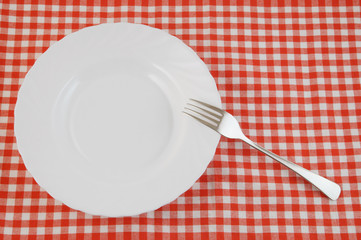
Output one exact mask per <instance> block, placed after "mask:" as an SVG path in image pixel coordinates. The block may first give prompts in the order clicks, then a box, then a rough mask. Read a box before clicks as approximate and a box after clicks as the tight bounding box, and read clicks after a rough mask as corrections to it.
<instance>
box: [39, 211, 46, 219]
mask: <svg viewBox="0 0 361 240" xmlns="http://www.w3.org/2000/svg"><path fill="white" fill-rule="evenodd" d="M45 219H46V213H43V212H39V213H38V220H45Z"/></svg>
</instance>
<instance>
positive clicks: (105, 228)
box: [100, 225, 108, 233]
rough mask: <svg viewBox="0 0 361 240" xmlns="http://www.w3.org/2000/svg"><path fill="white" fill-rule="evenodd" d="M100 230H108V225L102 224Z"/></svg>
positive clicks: (102, 231)
mask: <svg viewBox="0 0 361 240" xmlns="http://www.w3.org/2000/svg"><path fill="white" fill-rule="evenodd" d="M100 232H101V233H104V232H108V225H101V226H100Z"/></svg>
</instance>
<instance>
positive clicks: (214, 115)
mask: <svg viewBox="0 0 361 240" xmlns="http://www.w3.org/2000/svg"><path fill="white" fill-rule="evenodd" d="M187 104H188V105H191V106H193V107H196V108H198V109H200V110H202V111H204V112H206V113H208V114H209V115H211V116H213V117H215V118H217V119H218V120H221V119H222V116H219V115H217V114H215V113H213V112H211V111H208V110H206V109H204V108H201V107H199V106H197V105H194V104H192V103H187Z"/></svg>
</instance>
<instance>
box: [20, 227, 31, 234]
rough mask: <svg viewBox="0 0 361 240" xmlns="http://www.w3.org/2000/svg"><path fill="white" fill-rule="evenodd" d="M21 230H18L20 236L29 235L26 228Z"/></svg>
mask: <svg viewBox="0 0 361 240" xmlns="http://www.w3.org/2000/svg"><path fill="white" fill-rule="evenodd" d="M20 229H21V230H20V234H21V235H28V234H29V228H27V227H22V228H20Z"/></svg>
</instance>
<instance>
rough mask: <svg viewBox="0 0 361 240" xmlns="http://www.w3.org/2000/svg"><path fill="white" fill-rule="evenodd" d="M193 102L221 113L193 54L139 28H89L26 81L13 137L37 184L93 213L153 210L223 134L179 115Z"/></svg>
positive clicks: (55, 49)
mask: <svg viewBox="0 0 361 240" xmlns="http://www.w3.org/2000/svg"><path fill="white" fill-rule="evenodd" d="M189 98H195V99H200V100H203V101H206V102H209V103H211V104H213V105H216V106H218V107H220V106H221V102H220V96H219V93H218V91H217V88H216V84H215V82H214V79H213V78H212V76H211V75H210V73H209V71H208V69H207V67H206V65H205V64H204V63H203V62H202V60H201V59H200V58H199V57H198V56H197V54H196V53H195V52H194V51H193V50H192V49H191V48H189V47H187V46H186V45H185V44H184V43H183V42H182V41H180V40H179V39H177V38H175V37H173V36H171V35H169V34H168V33H166V32H164V31H161V30H158V29H155V28H151V27H148V26H144V25H139V24H130V23H115V24H102V25H98V26H93V27H88V28H85V29H82V30H80V31H78V32H75V33H72V34H70V35H68V36H66V37H64V38H63V39H62V40H60V41H59V42H57V43H55V44H54V45H52V46H51V47H50V48H49V49H48V50H47V51H46V52H45V53H44V54H43V55H41V56H40V57H39V58H38V59H37V61H36V63H35V64H34V66H33V67H32V68H31V69H30V71H29V72H28V74H27V75H26V77H25V80H24V83H23V84H22V86H21V88H20V91H19V95H18V101H17V103H16V108H15V135H16V139H17V144H18V149H19V152H20V154H21V156H22V158H23V161H24V163H25V165H26V167H27V169H28V170H29V172H30V173H31V174H32V176H33V177H34V179H35V180H36V182H37V183H38V184H39V185H40V186H41V187H42V188H44V189H45V190H46V191H47V192H48V193H49V194H50V195H51V196H53V197H54V198H55V199H57V200H59V201H61V202H63V203H64V204H66V205H67V206H69V207H71V208H74V209H77V210H80V211H84V212H87V213H90V214H94V215H103V216H112V217H116V216H130V215H136V214H140V213H143V212H147V211H151V210H155V209H157V208H159V207H161V206H163V205H165V204H167V203H169V202H171V201H173V200H175V199H176V198H177V197H178V196H179V195H180V194H182V193H183V192H185V191H186V190H187V189H189V188H190V187H191V186H192V185H193V184H194V182H195V181H196V180H197V179H198V178H199V177H200V176H201V175H202V173H203V172H204V171H205V169H206V168H207V165H208V164H209V162H210V161H211V159H212V158H213V155H214V153H215V149H216V147H217V144H218V141H219V135H218V134H217V133H216V132H214V131H212V130H210V129H208V128H207V127H204V126H202V125H201V124H199V123H197V122H196V121H194V120H192V119H191V118H189V117H187V116H186V115H185V114H183V113H182V110H183V107H184V105H185V103H186V102H187V100H188V99H189Z"/></svg>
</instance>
